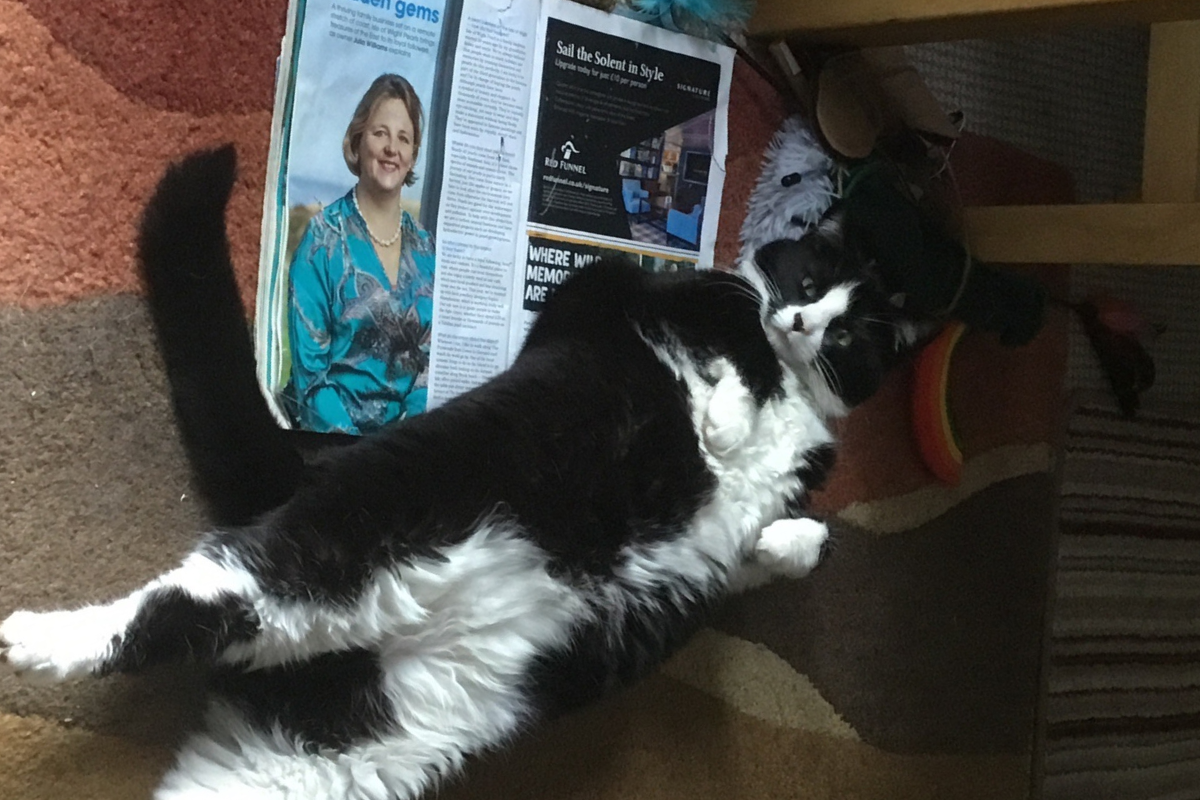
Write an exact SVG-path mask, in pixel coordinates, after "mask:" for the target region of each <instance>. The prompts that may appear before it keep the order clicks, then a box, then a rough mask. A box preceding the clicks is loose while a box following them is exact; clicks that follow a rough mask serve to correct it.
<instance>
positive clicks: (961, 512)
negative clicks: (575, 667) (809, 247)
mask: <svg viewBox="0 0 1200 800" xmlns="http://www.w3.org/2000/svg"><path fill="white" fill-rule="evenodd" d="M283 12H284V2H283V0H271V1H270V2H268V1H267V0H247V2H245V3H241V4H237V5H234V6H229V5H228V4H225V3H219V2H217V1H216V0H197V2H194V3H191V4H188V5H185V6H184V5H179V4H174V3H168V2H166V1H165V0H145V2H142V3H138V4H131V3H128V2H125V0H97V2H94V3H90V4H83V5H80V4H67V5H64V4H59V3H51V2H48V1H47V0H0V74H3V75H5V76H6V80H5V81H3V82H2V83H0V115H2V116H0V118H2V119H3V125H2V126H0V219H3V220H5V225H4V226H3V228H2V229H0V245H3V251H4V252H5V254H6V256H7V259H6V265H5V268H4V269H3V270H0V354H3V355H0V358H2V359H3V362H2V363H3V367H4V371H5V374H6V375H7V376H8V379H7V380H6V381H4V383H3V385H2V386H0V420H4V424H3V425H2V426H0V615H5V614H7V613H8V612H9V611H11V610H13V609H15V608H19V607H33V608H48V607H52V606H57V605H61V604H72V603H82V602H87V601H95V600H99V599H103V598H109V597H112V596H115V595H116V594H117V593H122V592H125V591H128V590H130V589H132V588H133V587H135V586H136V585H138V584H139V583H141V582H143V581H145V580H147V579H148V578H150V577H151V576H153V575H154V574H155V573H156V572H158V571H160V570H162V569H163V568H165V567H167V566H169V565H171V564H172V563H173V562H174V560H176V559H177V558H178V557H179V556H180V555H181V554H182V553H183V552H185V551H186V549H187V548H188V547H189V545H190V543H191V541H192V537H193V535H194V532H195V531H197V530H200V529H202V528H203V526H204V520H203V519H202V518H201V517H200V514H199V511H198V508H197V506H196V504H195V503H194V501H193V500H192V498H191V497H190V496H189V494H190V488H189V486H188V481H187V474H186V468H185V465H184V463H183V460H182V455H181V450H180V447H179V445H178V442H177V440H176V434H175V431H174V429H173V426H172V423H171V419H170V411H169V408H168V404H167V401H166V395H165V391H164V384H163V376H162V372H161V367H160V364H159V361H158V357H157V354H156V352H155V350H154V345H153V342H152V340H151V336H150V331H149V322H148V319H147V317H146V314H145V312H144V310H143V307H142V304H141V301H140V299H139V297H138V294H137V292H138V288H137V283H136V280H135V272H134V268H133V264H132V261H131V255H132V234H133V225H134V220H135V219H136V215H137V213H138V210H139V208H140V205H141V203H142V202H143V199H144V197H145V195H146V193H147V191H148V189H149V187H151V186H152V185H153V183H154V181H155V179H156V178H157V176H158V174H159V172H160V171H161V169H162V168H163V166H164V165H165V164H166V163H167V162H168V161H169V160H170V159H171V158H174V157H176V156H178V155H181V154H183V153H185V152H187V151H189V150H192V149H194V148H197V147H200V146H204V145H209V144H213V143H217V142H221V141H233V142H235V143H236V144H237V145H238V146H239V150H240V154H241V159H242V165H243V167H242V170H243V171H242V179H241V181H240V183H239V186H238V188H237V190H236V192H235V195H234V199H233V203H232V207H231V213H230V223H231V235H232V238H233V251H234V257H235V259H236V260H237V262H238V265H239V269H240V270H241V273H242V284H243V287H244V289H245V296H246V297H247V298H249V297H251V295H252V291H251V289H252V285H253V282H254V279H253V273H254V267H255V263H256V259H257V252H258V223H259V213H260V212H259V209H260V207H261V194H262V188H263V172H264V163H265V156H266V150H267V140H268V132H269V122H270V111H269V105H270V85H271V76H272V74H273V59H274V57H275V54H276V52H277V50H278V40H279V37H280V35H281V33H282V18H283ZM734 104H735V107H734V109H733V112H732V114H731V120H732V123H731V137H730V158H729V159H728V162H727V165H726V168H727V184H726V193H725V197H726V204H725V210H724V211H723V213H722V216H721V227H720V246H719V257H720V258H722V259H724V260H728V259H730V258H731V257H732V255H733V254H734V253H735V252H736V247H737V243H736V232H737V230H738V228H739V226H740V220H741V209H742V207H743V205H744V203H745V200H746V198H747V197H748V195H749V192H750V189H751V187H752V186H753V183H754V180H755V178H756V177H757V171H758V164H759V159H760V157H761V153H762V149H763V147H764V146H765V144H766V142H767V140H768V139H769V137H770V135H771V133H772V132H773V131H774V130H775V128H776V127H777V125H778V124H779V122H780V121H781V118H782V110H781V108H780V106H779V104H778V102H777V99H776V98H774V97H773V96H772V95H771V93H770V91H769V90H768V89H766V87H764V86H763V85H762V84H761V83H760V82H758V80H757V78H756V76H755V75H754V74H753V73H752V72H751V71H749V70H742V69H739V71H738V73H737V77H736V80H735V89H734ZM955 159H956V165H957V167H956V168H957V172H958V174H959V178H960V181H961V182H962V185H963V191H964V193H966V194H967V195H968V196H969V198H971V199H976V200H978V201H981V202H982V201H986V202H993V203H1002V202H1017V201H1025V202H1053V201H1058V200H1063V199H1066V198H1068V197H1069V196H1070V194H1071V188H1070V181H1069V179H1068V178H1067V176H1066V174H1065V173H1064V171H1063V170H1061V169H1059V168H1056V167H1054V166H1052V165H1050V164H1049V163H1047V162H1045V161H1041V160H1038V159H1036V158H1032V157H1029V156H1026V155H1024V154H1023V153H1021V152H1019V151H1017V150H1015V149H1013V148H1011V147H1008V146H1005V145H1002V144H1000V143H998V142H995V141H992V140H988V139H983V138H981V137H969V138H968V139H966V140H965V141H964V142H963V143H962V146H960V147H959V148H957V149H956V151H955ZM1047 274H1048V276H1049V279H1050V280H1052V281H1058V282H1059V283H1061V272H1054V271H1051V272H1049V273H1047ZM1058 288H1059V289H1062V288H1063V287H1062V286H1058ZM1065 363H1066V325H1065V320H1063V319H1060V318H1053V319H1051V321H1050V324H1049V325H1048V326H1047V329H1046V330H1045V332H1044V333H1043V335H1042V336H1040V337H1039V338H1038V340H1037V341H1036V342H1035V343H1033V344H1032V345H1030V346H1029V347H1027V348H1023V349H1021V350H1016V351H1009V350H1004V349H1002V348H1000V347H999V346H998V345H997V344H995V343H994V342H993V341H991V340H989V339H988V338H987V337H984V336H982V335H979V336H976V335H969V336H968V337H967V338H965V339H964V340H963V342H962V343H961V345H960V348H959V351H958V353H957V354H956V357H955V361H954V364H953V367H952V376H951V387H952V397H951V403H952V407H953V410H954V413H955V418H956V423H957V425H958V428H959V431H960V434H961V436H962V438H963V442H964V449H965V452H966V454H967V457H968V463H967V466H966V474H965V478H964V481H963V484H962V485H961V486H959V487H956V488H953V489H951V488H947V487H943V486H941V485H938V484H937V483H936V482H935V481H934V480H933V478H932V477H931V476H929V475H928V474H927V473H926V472H925V471H924V470H923V468H922V467H921V466H920V463H919V461H918V460H917V457H916V455H915V452H914V450H913V447H912V444H911V441H910V436H909V431H908V427H907V404H908V375H907V374H905V373H903V372H900V373H897V374H896V375H895V376H894V377H893V380H892V381H891V382H890V383H889V384H888V386H887V387H886V388H885V389H884V391H883V392H881V394H880V395H879V396H877V397H876V398H875V399H874V400H872V401H871V402H870V403H868V404H867V405H866V406H864V407H863V408H862V409H860V410H859V411H858V412H856V413H855V414H854V415H853V416H852V417H851V419H850V420H848V421H847V423H846V425H845V438H846V446H845V454H844V458H843V461H842V463H841V464H840V466H839V469H838V472H837V474H836V476H835V480H834V482H833V484H832V485H831V487H830V488H829V490H828V491H827V492H826V493H825V494H824V495H823V496H822V497H821V498H820V505H821V507H822V508H823V509H824V510H825V511H827V512H829V513H831V514H834V515H836V518H835V521H834V526H835V537H836V542H837V546H836V547H835V549H834V551H833V552H832V554H831V555H830V556H829V558H828V561H827V563H826V564H825V566H823V567H822V569H820V570H819V571H818V572H817V573H815V574H814V575H813V576H812V577H811V579H809V580H807V581H804V582H801V583H795V584H780V585H776V586H772V587H768V588H767V589H765V590H762V591H760V592H758V593H755V594H753V595H750V596H747V597H745V598H743V599H740V600H738V601H737V602H735V603H733V604H731V605H730V607H728V608H727V609H726V610H725V611H724V612H723V613H722V614H721V615H720V616H719V617H718V618H717V619H716V620H714V624H713V626H712V628H711V629H710V630H709V631H706V632H705V634H704V635H702V636H701V637H700V638H699V639H698V640H697V641H696V642H694V643H693V644H692V645H691V646H690V647H689V648H688V649H687V650H686V651H684V652H683V653H681V654H679V656H678V657H677V658H676V659H674V660H673V661H672V662H671V663H669V664H668V665H667V666H666V667H665V668H664V669H663V670H662V671H661V673H660V674H659V675H657V676H655V677H654V678H652V679H651V680H649V681H648V682H646V683H645V684H644V685H642V686H641V687H639V688H637V689H635V690H633V691H631V692H629V693H627V694H625V695H622V696H619V697H615V698H612V699H611V700H610V701H608V702H605V703H602V704H600V705H598V706H596V707H594V708H592V709H589V710H588V711H586V712H584V713H582V714H579V715H576V716H573V717H570V718H567V719H564V720H561V721H559V722H558V723H556V724H555V725H553V726H551V727H550V728H549V729H547V730H545V731H542V732H541V733H539V734H537V735H534V736H532V737H530V738H528V739H526V740H524V741H522V742H519V743H517V744H516V745H515V746H514V748H513V749H512V750H510V751H507V752H505V753H502V754H497V755H495V756H492V757H489V758H486V759H484V760H482V761H481V762H480V763H478V764H476V765H474V767H473V769H472V770H471V771H470V773H469V777H468V779H467V780H466V781H465V782H463V783H462V784H461V785H456V786H454V787H450V788H448V789H447V790H446V791H444V792H443V795H442V796H448V797H454V798H475V797H479V798H482V797H490V798H494V797H513V798H538V797H556V798H571V799H578V800H584V799H585V798H587V799H588V800H591V799H593V798H594V799H595V800H609V799H610V798H611V799H613V800H615V798H630V797H638V798H652V799H653V800H660V799H661V800H667V799H668V798H698V799H699V800H705V799H706V798H712V799H713V800H716V798H729V797H737V798H746V799H747V800H754V799H755V798H762V799H763V800H765V799H766V798H786V797H805V798H817V799H819V798H834V797H836V798H843V799H847V798H848V799H849V800H855V799H856V798H857V799H861V800H866V799H867V798H889V799H891V798H968V797H969V798H997V800H1001V799H1003V800H1016V799H1017V798H1023V797H1026V796H1027V794H1028V790H1029V785H1030V770H1031V748H1032V740H1033V736H1034V719H1035V710H1036V709H1035V705H1036V703H1037V698H1038V696H1039V685H1040V665H1041V661H1042V634H1043V630H1044V618H1045V598H1046V596H1047V586H1048V580H1049V576H1048V569H1049V567H1048V565H1049V563H1050V552H1051V541H1052V532H1053V519H1054V516H1053V510H1054V506H1055V502H1056V485H1057V484H1056V478H1055V475H1054V473H1053V463H1054V448H1055V444H1056V442H1057V440H1058V435H1059V434H1058V430H1059V427H1060V426H1059V418H1060V409H1061V396H1062V376H1063V374H1064V368H1065ZM196 684H197V681H196V676H195V675H194V674H192V673H191V672H190V671H189V670H188V669H186V668H181V669H175V670H162V671H156V672H155V673H153V674H151V675H148V676H143V677H138V678H136V679H134V678H125V677H114V678H109V679H105V680H103V681H96V682H90V683H80V684H73V685H70V686H65V687H52V688H32V687H28V686H25V685H22V684H19V683H18V682H16V681H15V680H14V679H13V678H12V677H11V676H10V675H7V674H4V675H0V749H2V750H3V752H4V753H5V757H4V759H2V762H3V763H2V766H0V797H3V798H6V800H34V798H55V800H57V799H58V798H63V797H69V796H85V797H91V798H97V800H107V799H108V798H113V799H114V800H115V798H122V800H124V799H126V798H138V797H146V796H148V795H149V791H150V788H151V787H152V786H153V785H154V783H155V780H156V777H157V775H158V774H160V773H161V771H162V769H163V768H164V766H165V765H166V764H167V763H168V760H169V757H170V756H169V748H170V746H171V745H172V743H173V742H175V741H176V740H178V738H179V737H180V736H181V735H183V734H184V733H185V732H186V730H187V729H188V727H189V726H191V725H194V724H195V722H196V716H197V712H198V709H199V705H200V699H201V698H200V693H199V691H198V689H197V688H196Z"/></svg>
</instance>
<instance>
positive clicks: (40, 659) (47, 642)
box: [0, 606, 120, 683]
mask: <svg viewBox="0 0 1200 800" xmlns="http://www.w3.org/2000/svg"><path fill="white" fill-rule="evenodd" d="M103 610H104V609H103V607H96V606H92V607H89V608H83V609H79V610H78V611H49V612H44V613H38V612H34V611H17V612H15V613H13V614H11V615H10V616H9V617H8V619H6V620H4V622H2V623H0V661H4V662H6V663H7V664H9V666H11V667H12V668H13V670H15V671H16V673H17V675H19V676H20V677H22V678H24V679H25V680H28V681H30V682H33V683H58V682H60V681H66V680H71V679H73V678H81V677H84V676H87V675H92V674H95V673H96V672H97V671H98V670H99V669H100V667H101V666H102V665H103V664H104V662H105V660H106V659H107V658H108V657H109V656H110V654H111V653H112V651H113V646H114V643H115V642H114V640H115V641H116V642H119V641H120V636H119V635H116V636H114V635H113V632H112V630H111V625H105V624H104V623H105V622H106V621H107V620H106V619H104V617H105V616H106V615H104V614H103V613H99V612H102V611H103Z"/></svg>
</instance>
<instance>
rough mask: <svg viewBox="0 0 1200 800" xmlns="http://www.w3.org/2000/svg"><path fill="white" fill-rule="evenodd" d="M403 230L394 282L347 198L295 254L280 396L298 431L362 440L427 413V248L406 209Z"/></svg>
mask: <svg viewBox="0 0 1200 800" xmlns="http://www.w3.org/2000/svg"><path fill="white" fill-rule="evenodd" d="M401 225H402V226H403V233H402V238H401V251H400V270H399V272H398V274H397V277H396V282H395V284H393V283H392V282H391V281H390V280H389V279H388V277H387V274H386V273H385V272H384V271H383V264H382V263H380V261H379V256H378V255H377V254H376V253H375V248H374V246H373V245H372V244H371V239H370V237H369V236H368V234H367V229H366V223H365V222H364V221H363V219H362V217H361V216H359V214H358V213H357V212H356V211H355V208H354V204H353V201H352V200H351V197H350V194H349V193H347V194H346V195H345V196H344V197H342V198H341V199H340V200H337V201H335V202H333V203H331V204H330V205H328V206H327V207H326V208H325V209H324V210H323V211H322V212H321V213H320V214H318V215H317V216H315V217H313V219H312V220H311V221H310V222H309V224H308V228H307V229H306V230H305V232H304V237H303V238H302V239H301V240H300V244H299V246H298V247H297V248H296V253H295V255H294V256H293V257H292V264H291V269H290V280H289V303H288V335H289V342H290V345H291V359H292V368H291V380H290V382H289V384H288V388H287V390H286V396H287V400H288V401H289V402H288V405H289V407H290V410H291V411H292V414H293V416H294V417H295V421H296V423H297V425H298V426H299V427H301V428H305V429H307V430H313V431H321V432H329V431H341V432H344V433H369V432H371V431H373V430H375V429H377V428H379V427H380V426H382V425H384V424H385V423H388V422H391V421H393V420H396V419H402V418H404V417H408V416H412V415H413V414H420V413H421V412H422V411H424V410H425V395H426V382H427V378H428V375H429V331H430V324H431V322H432V319H433V269H434V242H433V236H432V235H431V234H430V233H429V232H428V231H426V230H425V229H424V228H422V227H421V226H420V225H419V224H417V222H416V220H414V219H413V218H412V217H411V216H410V215H409V214H408V212H407V211H406V212H404V213H403V219H402V222H401Z"/></svg>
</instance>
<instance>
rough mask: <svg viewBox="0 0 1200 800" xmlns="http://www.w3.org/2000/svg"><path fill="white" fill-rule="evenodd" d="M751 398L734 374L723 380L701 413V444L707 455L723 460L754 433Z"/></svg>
mask: <svg viewBox="0 0 1200 800" xmlns="http://www.w3.org/2000/svg"><path fill="white" fill-rule="evenodd" d="M756 410H757V408H756V406H755V405H754V398H753V397H751V396H750V393H749V391H747V390H746V388H745V387H744V386H743V385H742V384H741V381H740V380H739V379H738V377H737V375H736V374H735V375H731V376H727V377H725V378H722V379H721V381H720V383H718V384H717V388H716V389H715V390H714V391H713V395H712V397H711V398H710V399H709V401H708V408H707V410H706V411H705V414H704V444H705V446H706V447H707V448H708V452H710V453H712V454H713V455H714V456H717V457H718V458H719V457H722V456H726V455H729V453H731V452H733V451H734V450H735V449H736V448H737V447H738V445H740V444H742V443H743V442H745V441H746V440H747V439H749V438H750V434H751V433H753V432H754V419H755V411H756Z"/></svg>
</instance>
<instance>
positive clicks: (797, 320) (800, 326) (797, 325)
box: [792, 311, 807, 333]
mask: <svg viewBox="0 0 1200 800" xmlns="http://www.w3.org/2000/svg"><path fill="white" fill-rule="evenodd" d="M792 330H794V331H795V332H796V333H807V331H805V329H804V315H803V314H802V313H801V312H799V311H797V312H796V316H795V317H793V318H792Z"/></svg>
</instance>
